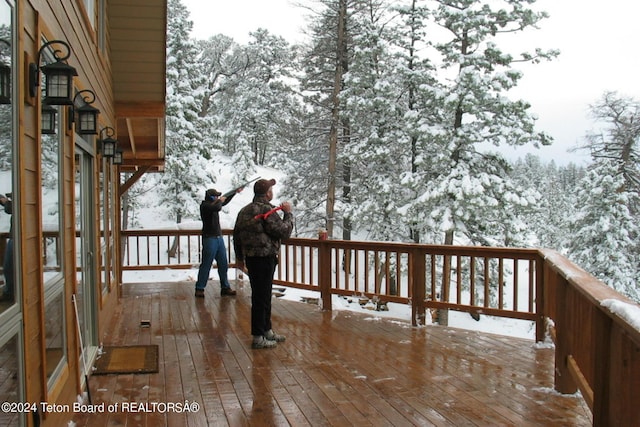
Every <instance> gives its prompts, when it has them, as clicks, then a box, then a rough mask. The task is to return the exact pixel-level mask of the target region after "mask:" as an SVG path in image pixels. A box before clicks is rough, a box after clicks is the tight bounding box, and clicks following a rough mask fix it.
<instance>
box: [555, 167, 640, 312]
mask: <svg viewBox="0 0 640 427" xmlns="http://www.w3.org/2000/svg"><path fill="white" fill-rule="evenodd" d="M624 188H625V180H624V176H623V174H622V173H621V172H620V164H619V163H618V162H617V161H615V160H614V159H603V160H600V161H598V162H595V163H593V165H592V166H591V167H590V169H589V171H588V173H587V176H586V177H585V179H584V180H583V181H582V183H581V185H580V189H579V193H578V206H579V207H580V208H579V210H578V212H577V213H576V214H575V216H574V217H573V218H572V226H571V227H570V233H569V236H570V240H569V242H568V244H567V247H568V252H569V253H568V256H569V258H570V259H571V260H572V261H574V262H575V263H576V264H578V265H579V266H580V267H582V268H584V269H585V270H587V271H588V272H589V273H591V274H593V275H594V276H595V277H597V278H598V279H600V280H602V281H603V282H604V283H606V284H608V285H609V286H611V287H613V288H614V289H616V290H617V291H619V292H621V293H623V294H625V295H627V296H628V297H629V298H632V299H634V300H635V301H638V302H640V287H639V286H638V277H640V251H639V249H640V248H639V244H638V236H639V233H640V227H639V226H638V222H637V217H635V216H634V215H632V214H631V211H630V208H629V207H630V206H631V205H632V204H633V203H634V202H637V199H638V195H637V194H634V193H631V192H628V191H625V190H624ZM634 199H635V200H634Z"/></svg>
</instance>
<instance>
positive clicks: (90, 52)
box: [0, 0, 120, 426]
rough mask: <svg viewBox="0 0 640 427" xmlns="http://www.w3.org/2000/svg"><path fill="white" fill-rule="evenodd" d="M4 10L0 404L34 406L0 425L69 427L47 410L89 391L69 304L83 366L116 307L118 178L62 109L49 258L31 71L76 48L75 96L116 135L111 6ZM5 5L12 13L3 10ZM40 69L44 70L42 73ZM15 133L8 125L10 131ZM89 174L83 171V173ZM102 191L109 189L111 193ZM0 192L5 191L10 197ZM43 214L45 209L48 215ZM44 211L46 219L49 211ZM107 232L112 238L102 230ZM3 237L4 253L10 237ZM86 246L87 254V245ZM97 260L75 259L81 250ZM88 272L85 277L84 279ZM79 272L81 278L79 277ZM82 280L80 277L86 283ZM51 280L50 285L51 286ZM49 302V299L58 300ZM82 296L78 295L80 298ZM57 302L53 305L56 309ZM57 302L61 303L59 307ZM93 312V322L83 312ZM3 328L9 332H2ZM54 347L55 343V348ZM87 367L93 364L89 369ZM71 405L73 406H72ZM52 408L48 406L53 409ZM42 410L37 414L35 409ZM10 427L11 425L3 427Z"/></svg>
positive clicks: (65, 415)
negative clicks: (7, 374) (6, 257)
mask: <svg viewBox="0 0 640 427" xmlns="http://www.w3.org/2000/svg"><path fill="white" fill-rule="evenodd" d="M0 2H4V3H6V4H3V5H2V8H1V9H0V10H2V11H6V10H11V11H12V12H13V15H12V19H11V21H12V37H11V41H10V45H11V49H12V52H13V58H12V61H11V64H12V68H13V75H12V76H13V78H12V98H11V106H10V107H7V108H11V109H12V110H11V111H12V117H13V120H12V124H11V127H12V143H13V154H12V158H11V161H12V173H11V176H12V183H11V190H12V193H13V195H14V198H13V201H14V214H13V217H12V224H13V226H14V233H13V234H12V235H13V236H14V242H15V251H14V264H15V268H16V275H15V277H16V281H15V288H16V292H15V293H16V296H15V301H13V302H10V303H7V304H5V305H3V306H2V307H0V358H5V356H6V359H8V360H9V362H10V366H12V368H11V369H12V372H13V376H14V378H13V379H11V380H10V381H9V382H8V383H6V384H12V385H13V386H12V387H5V388H6V389H4V390H0V400H3V401H7V400H9V401H11V402H15V403H19V404H27V403H28V404H31V405H34V406H32V407H31V408H30V410H29V411H23V412H25V413H23V414H22V415H21V414H18V413H16V414H14V416H13V418H6V417H5V418H2V417H0V418H2V419H0V423H2V421H6V425H29V426H31V425H36V424H37V423H38V422H39V423H40V424H39V425H43V426H60V425H66V424H67V423H68V422H69V421H70V420H71V419H72V418H73V413H71V412H69V411H68V410H61V411H49V412H47V411H46V409H47V406H46V405H60V406H58V407H59V408H72V405H73V403H74V402H76V401H77V400H78V395H81V394H82V393H83V392H84V391H85V390H86V384H85V375H84V369H83V358H82V355H81V352H80V345H81V344H80V339H79V336H78V328H79V322H78V319H77V318H76V305H75V304H74V302H73V300H72V297H73V296H74V295H75V296H78V294H79V292H83V293H84V294H85V295H89V296H85V298H89V299H87V300H83V301H81V305H82V307H81V308H80V310H81V313H82V320H83V321H85V323H84V324H83V325H82V327H81V328H86V330H89V331H92V332H90V333H87V335H86V336H85V337H84V338H83V340H84V342H83V343H82V344H83V345H84V346H85V347H87V348H91V349H90V350H88V351H86V352H85V358H87V357H88V358H89V359H88V362H92V360H91V359H92V358H93V357H95V355H96V349H97V346H98V345H99V344H100V343H101V342H102V338H103V337H104V334H105V333H106V331H104V330H103V328H101V326H102V325H105V324H106V323H107V322H106V319H108V318H110V316H111V315H112V314H113V312H114V309H115V307H116V305H117V303H118V285H119V284H118V283H117V281H116V279H115V278H117V277H118V276H119V274H117V272H116V270H118V269H119V267H118V261H117V256H114V253H117V251H115V250H114V249H113V248H114V247H117V244H118V242H119V239H118V233H117V231H118V230H119V227H118V224H119V216H118V215H117V212H118V211H119V200H120V198H119V174H118V169H117V166H115V165H112V164H111V162H110V160H108V159H103V157H102V155H101V153H100V150H99V149H98V145H99V144H98V142H99V141H98V140H99V139H100V136H101V135H100V134H98V135H89V136H84V137H80V136H79V135H77V134H76V132H75V131H74V127H76V126H77V124H76V125H71V128H70V127H69V125H68V116H69V108H68V107H66V106H65V107H60V108H59V114H58V121H59V126H58V133H57V135H56V136H55V138H58V140H59V142H60V146H59V151H58V153H59V157H58V159H59V160H57V161H58V162H59V163H58V167H59V175H58V177H59V190H58V195H59V200H58V205H57V208H58V209H59V212H58V215H59V218H60V221H59V233H58V234H56V235H55V238H54V240H55V239H57V240H55V242H58V243H59V245H58V243H56V244H55V245H54V246H56V247H57V248H58V250H59V252H58V253H57V256H58V258H59V259H58V261H57V262H56V263H55V265H53V266H52V265H50V264H51V262H52V260H51V259H48V258H47V256H45V255H44V254H45V253H46V251H47V249H48V247H47V244H46V243H45V242H44V240H45V237H44V236H45V232H46V231H47V230H46V224H45V223H46V218H44V217H45V216H46V215H47V212H46V209H47V205H46V201H45V200H43V199H44V197H43V190H42V188H43V178H42V177H43V160H42V158H43V157H42V156H43V147H42V144H43V136H42V135H41V123H40V122H41V107H42V106H43V102H42V99H43V96H42V94H41V88H40V87H38V88H37V90H36V96H31V94H30V90H29V86H30V85H29V72H28V70H29V64H31V63H37V61H38V57H39V55H38V54H39V50H40V48H41V46H42V45H43V41H47V40H48V41H51V40H62V41H64V42H66V43H68V45H69V46H70V48H71V54H70V56H69V58H68V60H67V62H68V64H69V65H71V66H73V67H75V68H76V70H77V72H78V76H76V77H75V78H74V80H73V84H74V88H75V91H81V90H86V89H89V90H91V91H93V93H95V101H94V102H93V103H91V105H92V106H93V107H95V108H98V109H99V110H100V114H99V118H98V129H99V130H100V129H103V128H105V127H107V126H108V127H113V128H115V127H116V118H115V107H114V104H115V102H114V96H113V82H112V73H111V64H110V53H109V32H108V17H107V13H106V11H107V9H106V8H107V6H108V3H107V2H106V0H61V1H46V0H0ZM5 6H6V7H5ZM43 64H44V62H40V65H43ZM7 126H9V124H7ZM79 149H81V151H82V152H83V153H84V154H83V155H86V158H88V159H90V160H89V162H90V163H89V164H90V165H91V166H90V168H89V171H88V174H89V175H90V179H88V180H87V181H86V182H89V183H91V188H90V189H89V192H90V197H89V198H90V199H91V200H93V201H94V202H95V203H93V204H92V205H91V208H90V212H89V215H87V218H93V219H94V221H93V222H92V223H91V224H89V227H88V231H86V232H88V233H89V234H90V235H92V239H89V240H87V241H82V237H80V238H77V237H76V234H77V230H76V228H77V227H76V225H77V223H78V219H77V215H78V210H79V208H78V197H77V194H78V188H79V185H78V179H79V178H78V177H79V172H78V171H79V170H80V168H81V165H79V164H78V162H77V159H78V155H77V152H78V150H79ZM85 170H86V168H85ZM105 187H106V188H108V191H105ZM0 191H5V192H8V191H7V190H6V189H0ZM43 207H44V208H43ZM43 211H44V213H43ZM105 230H106V231H105ZM5 234H6V236H5V237H4V238H3V240H2V243H3V245H0V246H2V252H3V253H4V252H5V250H4V247H5V246H6V241H7V237H10V235H9V233H5ZM86 244H90V245H91V247H86ZM83 245H85V246H84V247H83V248H82V249H83V250H84V251H86V253H90V254H92V257H88V258H87V259H86V260H84V259H83V261H82V262H85V263H84V264H82V262H80V261H79V254H80V253H82V252H81V251H80V247H82V246H83ZM81 270H82V271H81ZM81 273H82V274H81ZM83 275H84V276H83ZM48 277H53V279H52V280H48ZM79 277H85V279H83V280H84V281H83V283H85V284H86V283H90V286H91V287H92V288H91V289H90V292H87V290H86V289H84V290H81V289H79V288H80V287H81V286H82V285H80V284H79ZM52 295H53V296H52ZM80 298H82V297H80ZM52 301H53V302H52ZM58 301H59V302H58ZM87 313H88V314H87ZM2 325H4V326H2ZM51 342H54V343H59V344H60V347H59V348H52V345H51V344H50V343H51ZM87 364H88V365H89V366H91V363H87ZM7 366H9V365H7ZM67 405H68V406H67ZM51 408H52V407H49V409H51ZM34 409H35V410H36V411H35V412H37V413H35V414H34V413H33V412H34V411H33V410H34ZM3 425H5V424H3Z"/></svg>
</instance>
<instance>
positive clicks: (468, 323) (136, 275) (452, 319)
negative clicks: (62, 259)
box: [123, 269, 535, 340]
mask: <svg viewBox="0 0 640 427" xmlns="http://www.w3.org/2000/svg"><path fill="white" fill-rule="evenodd" d="M234 274H235V270H234V269H230V271H229V279H230V280H232V283H233V279H234V278H235V276H234ZM197 275H198V270H197V269H190V270H161V271H160V270H157V271H125V272H124V275H123V282H124V283H154V282H172V281H176V282H182V281H193V282H195V280H196V277H197ZM210 277H211V278H213V279H214V280H217V274H216V271H215V269H212V270H211V275H210ZM245 277H246V276H245ZM240 286H243V287H245V290H246V291H248V290H249V282H248V281H247V279H245V281H244V282H243V284H242V285H240ZM319 296H320V293H319V292H313V291H307V290H302V289H295V288H286V290H285V292H284V296H282V297H281V298H282V299H285V300H290V301H296V302H300V303H301V304H307V303H306V302H303V301H302V299H303V297H309V298H319ZM332 304H333V310H351V311H354V312H358V313H363V314H367V315H368V316H369V319H370V320H372V321H378V320H382V319H387V320H390V321H394V320H397V321H402V322H407V323H408V324H411V307H410V306H409V305H404V304H395V303H389V304H388V305H387V306H388V308H389V311H375V308H374V307H372V305H371V304H369V305H365V306H361V305H360V303H359V302H358V298H357V297H354V298H344V297H341V296H338V295H333V300H332ZM310 309H312V307H310ZM429 321H430V319H429V316H427V322H429ZM449 326H450V327H455V328H462V329H469V330H476V331H482V332H486V333H494V334H500V335H508V336H513V337H518V338H528V339H532V340H533V339H535V324H534V323H533V322H529V321H524V320H516V319H506V318H500V317H493V316H484V315H481V316H480V320H479V321H475V320H474V319H473V318H472V317H471V316H470V315H469V314H468V313H461V312H457V311H450V312H449Z"/></svg>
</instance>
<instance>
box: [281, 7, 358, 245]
mask: <svg viewBox="0 0 640 427" xmlns="http://www.w3.org/2000/svg"><path fill="white" fill-rule="evenodd" d="M358 3H359V2H358V1H356V0H321V1H319V2H318V4H319V5H320V10H319V11H316V12H315V15H314V17H313V20H312V21H311V23H310V33H311V42H310V45H309V46H307V47H306V49H305V50H304V51H303V57H302V60H301V62H302V71H303V73H302V77H301V82H300V86H301V91H302V93H303V94H304V100H305V103H306V104H307V108H308V112H307V115H306V117H305V119H304V122H302V124H303V126H302V128H303V131H304V132H305V133H304V134H303V135H300V138H299V141H298V145H297V146H296V147H295V149H293V150H291V154H292V157H293V158H295V159H296V160H297V161H299V163H297V164H296V165H290V167H288V168H287V172H288V177H289V179H288V183H287V186H288V188H287V189H286V191H287V196H289V197H290V198H291V199H292V200H293V201H295V202H296V203H299V205H297V212H299V215H297V217H298V218H299V221H298V224H299V225H300V224H307V227H304V226H303V227H301V228H302V229H303V230H304V231H303V232H306V231H312V230H313V231H317V228H318V227H326V228H327V231H328V232H329V235H330V236H332V235H333V228H334V225H337V224H340V223H341V222H342V216H341V215H342V214H341V211H340V200H338V196H339V197H343V198H344V197H345V195H347V196H348V193H349V189H348V181H349V167H348V165H347V166H346V167H344V165H343V161H344V157H343V156H342V155H341V153H342V149H343V145H344V144H345V143H347V141H348V138H349V123H348V122H347V121H346V120H345V118H344V116H343V115H342V112H341V100H340V96H341V92H342V90H343V79H344V74H345V73H346V72H347V71H348V69H349V61H350V57H351V55H352V49H353V47H352V42H351V33H352V31H353V29H352V27H351V25H352V22H351V19H350V16H351V14H352V12H353V10H354V8H355V7H356V5H357V4H358ZM340 188H342V189H343V191H342V192H340V191H339V189H340ZM347 228H348V227H347Z"/></svg>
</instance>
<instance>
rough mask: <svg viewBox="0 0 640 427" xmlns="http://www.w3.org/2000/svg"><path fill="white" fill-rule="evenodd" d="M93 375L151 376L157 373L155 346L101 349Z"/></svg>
mask: <svg viewBox="0 0 640 427" xmlns="http://www.w3.org/2000/svg"><path fill="white" fill-rule="evenodd" d="M102 352H103V353H102V356H100V358H99V359H98V360H96V364H95V370H94V371H93V375H107V374H151V373H155V372H158V346H157V345H129V346H113V347H107V346H105V347H103V348H102Z"/></svg>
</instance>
